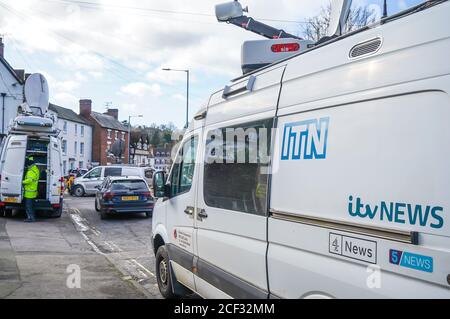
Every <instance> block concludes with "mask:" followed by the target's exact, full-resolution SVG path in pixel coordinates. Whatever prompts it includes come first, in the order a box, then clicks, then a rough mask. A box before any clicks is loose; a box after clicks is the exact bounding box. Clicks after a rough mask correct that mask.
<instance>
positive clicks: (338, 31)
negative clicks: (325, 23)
mask: <svg viewBox="0 0 450 319" xmlns="http://www.w3.org/2000/svg"><path fill="white" fill-rule="evenodd" d="M351 6H352V0H334V1H333V2H332V4H331V17H330V25H329V27H328V34H327V36H328V37H330V38H335V37H338V36H341V35H342V34H343V33H344V27H345V24H346V23H347V20H348V17H349V15H350V8H351Z"/></svg>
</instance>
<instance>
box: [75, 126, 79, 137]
mask: <svg viewBox="0 0 450 319" xmlns="http://www.w3.org/2000/svg"><path fill="white" fill-rule="evenodd" d="M77 134H78V124H75V136H76V135H77Z"/></svg>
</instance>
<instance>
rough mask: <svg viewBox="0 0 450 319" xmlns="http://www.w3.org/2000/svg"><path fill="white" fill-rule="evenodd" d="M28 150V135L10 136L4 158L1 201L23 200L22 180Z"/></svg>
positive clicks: (18, 201)
mask: <svg viewBox="0 0 450 319" xmlns="http://www.w3.org/2000/svg"><path fill="white" fill-rule="evenodd" d="M26 150H27V136H26V135H13V136H10V138H9V140H8V142H7V144H6V149H5V153H4V157H3V159H2V172H1V174H2V175H1V201H2V202H8V203H21V202H22V180H23V173H24V166H25V155H26Z"/></svg>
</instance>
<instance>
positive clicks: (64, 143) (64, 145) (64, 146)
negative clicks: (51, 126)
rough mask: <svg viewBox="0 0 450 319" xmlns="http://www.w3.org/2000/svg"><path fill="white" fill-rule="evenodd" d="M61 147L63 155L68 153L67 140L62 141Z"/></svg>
mask: <svg viewBox="0 0 450 319" xmlns="http://www.w3.org/2000/svg"><path fill="white" fill-rule="evenodd" d="M61 148H62V152H63V155H67V141H66V140H63V141H62V145H61Z"/></svg>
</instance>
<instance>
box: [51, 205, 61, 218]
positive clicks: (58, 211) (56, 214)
mask: <svg viewBox="0 0 450 319" xmlns="http://www.w3.org/2000/svg"><path fill="white" fill-rule="evenodd" d="M62 212H63V209H62V207H61V208H58V209H55V210H53V214H52V215H51V216H50V218H61V216H62Z"/></svg>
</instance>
